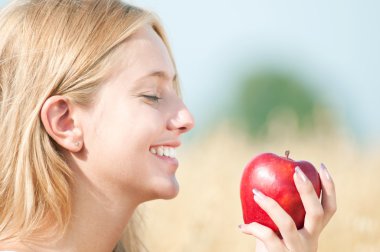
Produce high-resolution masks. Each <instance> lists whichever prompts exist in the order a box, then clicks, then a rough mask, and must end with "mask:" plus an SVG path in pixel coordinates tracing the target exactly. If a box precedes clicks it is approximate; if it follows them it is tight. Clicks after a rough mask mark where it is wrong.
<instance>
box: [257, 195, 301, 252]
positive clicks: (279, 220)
mask: <svg viewBox="0 0 380 252" xmlns="http://www.w3.org/2000/svg"><path fill="white" fill-rule="evenodd" d="M253 193H254V194H255V196H254V200H255V201H256V203H257V204H258V205H259V206H260V207H261V208H262V209H263V210H264V211H265V212H266V213H267V214H268V215H269V217H270V218H271V219H272V220H273V222H274V223H275V224H276V225H277V227H278V229H279V230H280V233H281V235H282V237H283V239H284V243H285V245H286V247H287V248H288V249H290V250H296V248H295V244H298V243H299V239H300V236H299V234H298V231H297V227H296V224H295V223H294V221H293V219H292V217H290V216H289V214H288V213H287V212H285V210H284V209H283V208H282V207H281V206H280V205H279V204H278V203H277V202H276V201H275V200H274V199H272V198H270V197H267V196H265V195H264V194H263V193H262V192H260V191H258V190H256V189H254V190H253Z"/></svg>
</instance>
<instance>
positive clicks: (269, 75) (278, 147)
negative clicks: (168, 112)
mask: <svg viewBox="0 0 380 252" xmlns="http://www.w3.org/2000/svg"><path fill="white" fill-rule="evenodd" d="M5 2H6V1H3V0H0V4H4V3H5ZM130 2H131V3H133V4H136V5H138V6H142V7H145V8H147V9H149V10H151V11H153V12H155V13H157V14H158V15H159V17H160V18H161V20H162V22H163V24H164V26H165V28H166V31H167V33H168V37H169V40H170V41H171V45H172V49H173V52H174V56H175V58H176V63H177V67H178V71H179V75H180V79H181V82H182V93H183V97H184V100H185V102H186V104H187V105H188V107H189V108H190V110H191V111H192V112H193V115H194V117H195V120H196V128H195V129H194V130H193V131H192V132H191V133H190V134H188V136H186V137H185V141H184V142H185V144H184V146H183V147H182V148H181V150H180V153H179V159H180V163H181V165H180V168H179V170H178V173H177V174H178V180H179V182H180V185H181V190H180V194H179V195H178V197H177V198H176V199H174V200H171V201H165V202H164V201H154V202H149V203H146V204H145V205H143V206H142V207H141V211H142V213H143V215H144V219H145V223H144V227H143V229H142V232H143V233H142V237H143V241H144V243H145V245H146V247H147V248H148V249H149V250H150V251H159V252H160V251H165V252H171V251H173V252H178V251H184V252H186V251H197V252H210V251H222V252H223V251H254V243H255V241H254V239H253V238H252V237H249V236H247V235H244V234H242V233H241V232H240V231H239V230H238V228H237V226H238V225H239V224H241V223H242V222H243V220H242V214H241V207H240V196H239V186H240V176H241V173H242V170H243V168H244V166H245V164H246V163H247V162H248V161H249V160H250V159H251V158H252V157H253V156H255V155H257V154H259V153H261V152H274V153H277V154H283V153H284V152H285V150H290V151H291V154H290V156H291V157H292V158H293V159H296V160H299V159H304V160H308V161H310V162H312V163H313V164H314V165H315V166H316V167H317V168H318V167H319V164H320V163H321V162H323V163H325V164H326V166H327V167H328V168H329V170H330V173H331V174H332V176H333V178H334V180H335V183H336V188H337V198H338V212H337V213H336V215H335V217H334V218H333V219H332V221H331V223H330V224H329V225H328V226H327V227H326V229H325V231H324V232H323V234H322V235H321V239H320V250H319V251H325V252H327V251H355V252H356V251H358V252H359V251H363V252H364V251H365V252H371V251H374V252H375V251H376V252H378V251H380V239H379V238H380V211H379V210H378V209H379V208H380V202H379V200H378V197H379V193H380V183H379V182H378V179H379V178H380V144H379V141H380V112H379V109H380V98H379V97H378V96H379V94H380V83H379V76H378V73H379V72H380V31H379V28H378V26H379V23H380V15H379V13H380V2H379V1H375V0H372V1H371V0H365V1H359V0H348V1H347V0H346V1H343V0H337V1H327V0H320V1H301V0H288V1H274V0H267V1H257V0H235V1H227V0H218V1H216V0H208V1H201V0H193V1H175V0H161V1H159V0H134V1H130Z"/></svg>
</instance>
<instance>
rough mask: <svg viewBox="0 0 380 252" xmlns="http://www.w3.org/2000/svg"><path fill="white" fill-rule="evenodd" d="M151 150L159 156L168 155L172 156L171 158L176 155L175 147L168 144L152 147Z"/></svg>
mask: <svg viewBox="0 0 380 252" xmlns="http://www.w3.org/2000/svg"><path fill="white" fill-rule="evenodd" d="M149 151H150V152H151V153H152V154H156V155H158V156H166V157H171V158H175V157H176V151H175V149H174V148H172V147H168V146H159V147H151V148H150V149H149Z"/></svg>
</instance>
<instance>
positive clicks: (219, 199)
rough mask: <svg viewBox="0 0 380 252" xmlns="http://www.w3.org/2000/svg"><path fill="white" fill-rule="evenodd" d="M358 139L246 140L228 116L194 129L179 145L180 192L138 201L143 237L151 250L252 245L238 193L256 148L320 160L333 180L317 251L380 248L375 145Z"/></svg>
mask: <svg viewBox="0 0 380 252" xmlns="http://www.w3.org/2000/svg"><path fill="white" fill-rule="evenodd" d="M378 147H379V145H377V146H376V145H374V146H372V147H368V146H367V147H363V146H359V145H358V144H357V143H356V142H355V141H353V140H352V138H351V137H349V135H348V134H345V132H344V131H336V132H335V133H332V134H325V133H324V132H323V130H321V131H319V132H318V131H315V132H313V133H312V134H304V135H297V134H295V133H294V132H293V133H289V132H288V133H286V134H284V133H277V134H272V135H269V136H268V137H267V138H266V139H262V140H260V141H254V140H249V138H248V137H247V135H245V134H244V133H242V132H236V130H234V127H231V126H229V125H228V124H225V125H221V126H219V127H218V128H216V129H215V130H213V131H212V133H208V134H204V135H203V136H199V137H198V138H197V139H194V140H193V141H191V142H190V143H189V144H187V146H184V147H183V148H182V150H181V151H180V153H179V160H180V167H179V170H178V171H177V178H178V181H179V183H180V193H179V195H178V196H177V198H175V199H173V200H169V201H163V200H159V201H152V202H148V203H146V204H145V205H143V206H142V207H141V208H142V209H141V211H142V212H143V215H144V219H145V225H144V229H143V234H142V235H143V241H144V243H145V245H146V247H147V248H148V249H149V251H151V252H188V251H189V252H190V251H192V252H193V251H197V252H213V251H218V252H224V251H226V252H229V251H242V252H244V251H254V245H255V239H254V238H253V237H251V236H248V235H245V234H242V233H241V232H240V231H239V229H238V227H237V226H238V225H239V224H241V223H242V222H243V220H242V213H241V205H240V198H239V185H240V176H241V173H242V170H243V167H244V166H245V164H246V163H247V162H248V161H249V160H250V159H251V158H252V157H253V156H254V155H257V154H259V153H262V152H274V153H277V154H282V153H284V151H285V150H288V149H289V150H290V151H291V154H290V156H291V158H293V159H295V160H301V159H302V160H308V161H310V162H311V163H313V164H314V165H315V166H316V168H318V167H319V164H320V163H321V162H323V163H324V164H325V165H326V166H327V167H328V169H329V171H330V173H331V174H332V177H333V179H334V181H335V184H336V190H337V201H338V211H337V213H336V214H335V216H334V218H333V219H332V220H331V222H330V224H329V225H328V226H327V227H326V228H325V230H324V232H323V233H322V235H321V237H320V242H319V251H321V252H329V251H352V252H375V251H376V252H378V251H380V211H379V208H380V202H379V192H380V183H379V178H380V155H379V153H380V149H379V148H378Z"/></svg>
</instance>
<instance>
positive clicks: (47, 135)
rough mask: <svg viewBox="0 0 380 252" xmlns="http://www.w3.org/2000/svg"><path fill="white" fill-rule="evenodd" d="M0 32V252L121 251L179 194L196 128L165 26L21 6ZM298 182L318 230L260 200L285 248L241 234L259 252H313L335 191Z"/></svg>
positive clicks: (92, 1)
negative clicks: (179, 152)
mask: <svg viewBox="0 0 380 252" xmlns="http://www.w3.org/2000/svg"><path fill="white" fill-rule="evenodd" d="M0 33H1V37H0V53H1V56H0V62H1V65H0V85H1V86H0V87H1V88H0V122H1V123H0V140H1V142H2V144H3V145H2V148H1V150H0V179H1V183H0V250H16V251H111V250H113V249H116V248H115V247H116V246H117V244H118V241H119V240H120V239H121V238H122V235H123V230H124V228H125V226H126V225H127V224H128V223H129V222H131V217H132V215H133V213H134V210H135V209H136V207H137V206H138V205H139V204H141V203H142V202H145V201H149V200H153V199H171V198H173V197H175V196H176V195H177V193H178V183H177V181H176V178H175V171H176V169H177V167H178V161H177V160H176V159H175V149H176V148H178V147H179V146H180V144H181V143H180V140H179V138H180V136H181V135H182V134H183V133H186V132H188V131H189V130H191V128H192V127H193V125H194V121H193V118H192V116H191V114H190V112H189V111H188V110H187V108H186V106H185V105H184V103H183V101H182V100H181V98H180V95H179V86H178V82H177V71H176V67H175V65H174V61H173V58H172V56H171V53H170V49H169V45H168V43H167V40H166V38H165V35H164V32H163V30H162V28H161V26H160V24H159V22H158V21H157V19H156V18H155V17H154V16H153V15H152V14H150V13H148V12H146V11H144V10H141V9H139V8H136V7H133V6H130V5H128V4H125V3H122V2H121V1H118V0H28V1H21V0H20V1H13V2H12V3H11V4H10V5H8V6H7V7H6V8H5V9H4V10H3V12H2V14H1V17H0ZM322 177H323V176H322ZM297 181H298V185H299V189H300V192H301V194H303V200H304V203H305V207H306V209H307V214H308V217H310V218H309V219H307V221H306V223H309V224H310V225H309V226H310V227H311V229H310V230H306V231H305V230H300V231H297V230H296V229H294V225H293V224H294V223H292V222H289V218H287V217H288V216H287V215H286V214H285V213H284V212H283V211H282V209H281V208H279V207H278V205H277V204H276V203H274V202H273V201H271V200H270V199H267V198H266V197H264V196H262V197H260V198H261V201H260V200H259V201H260V202H261V203H262V206H263V208H264V209H265V210H267V212H268V213H269V214H270V215H271V216H273V219H274V220H275V221H276V223H277V224H278V226H279V227H280V229H281V232H282V234H283V237H284V240H283V241H282V240H279V239H278V238H277V237H275V236H273V234H272V233H271V232H270V230H268V229H266V228H265V227H262V226H260V225H258V224H255V223H253V224H251V225H244V226H242V227H241V228H242V230H243V231H244V232H246V233H249V234H253V235H255V236H256V237H258V238H259V239H260V240H262V241H263V244H264V245H265V247H264V246H262V247H258V248H257V250H258V251H264V250H265V249H268V251H286V250H287V249H292V251H316V245H317V241H318V235H319V233H320V231H321V229H322V228H323V226H324V225H325V224H326V223H327V221H328V219H329V218H330V217H331V215H332V213H333V210H334V204H335V200H334V197H335V196H334V195H335V194H334V191H333V183H332V181H331V179H330V180H328V179H327V178H326V177H324V179H322V182H323V184H324V192H323V193H324V197H323V202H322V205H323V206H322V205H321V204H320V203H319V201H318V199H316V196H315V195H314V194H313V193H311V192H310V190H309V185H308V184H307V181H306V182H305V183H303V184H302V183H301V180H297V178H296V182H297ZM270 207H271V209H270ZM284 219H285V220H287V221H286V222H283V220H284ZM308 220H309V221H308ZM305 227H308V225H305ZM304 231H305V232H304ZM130 233H132V234H133V229H131V230H130ZM131 237H133V235H132V236H131ZM133 244H134V242H133V239H130V240H129V243H128V248H127V250H128V251H134V250H138V248H136V246H134V245H133ZM258 244H260V243H258ZM119 248H120V247H119ZM280 249H281V250H280Z"/></svg>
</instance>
